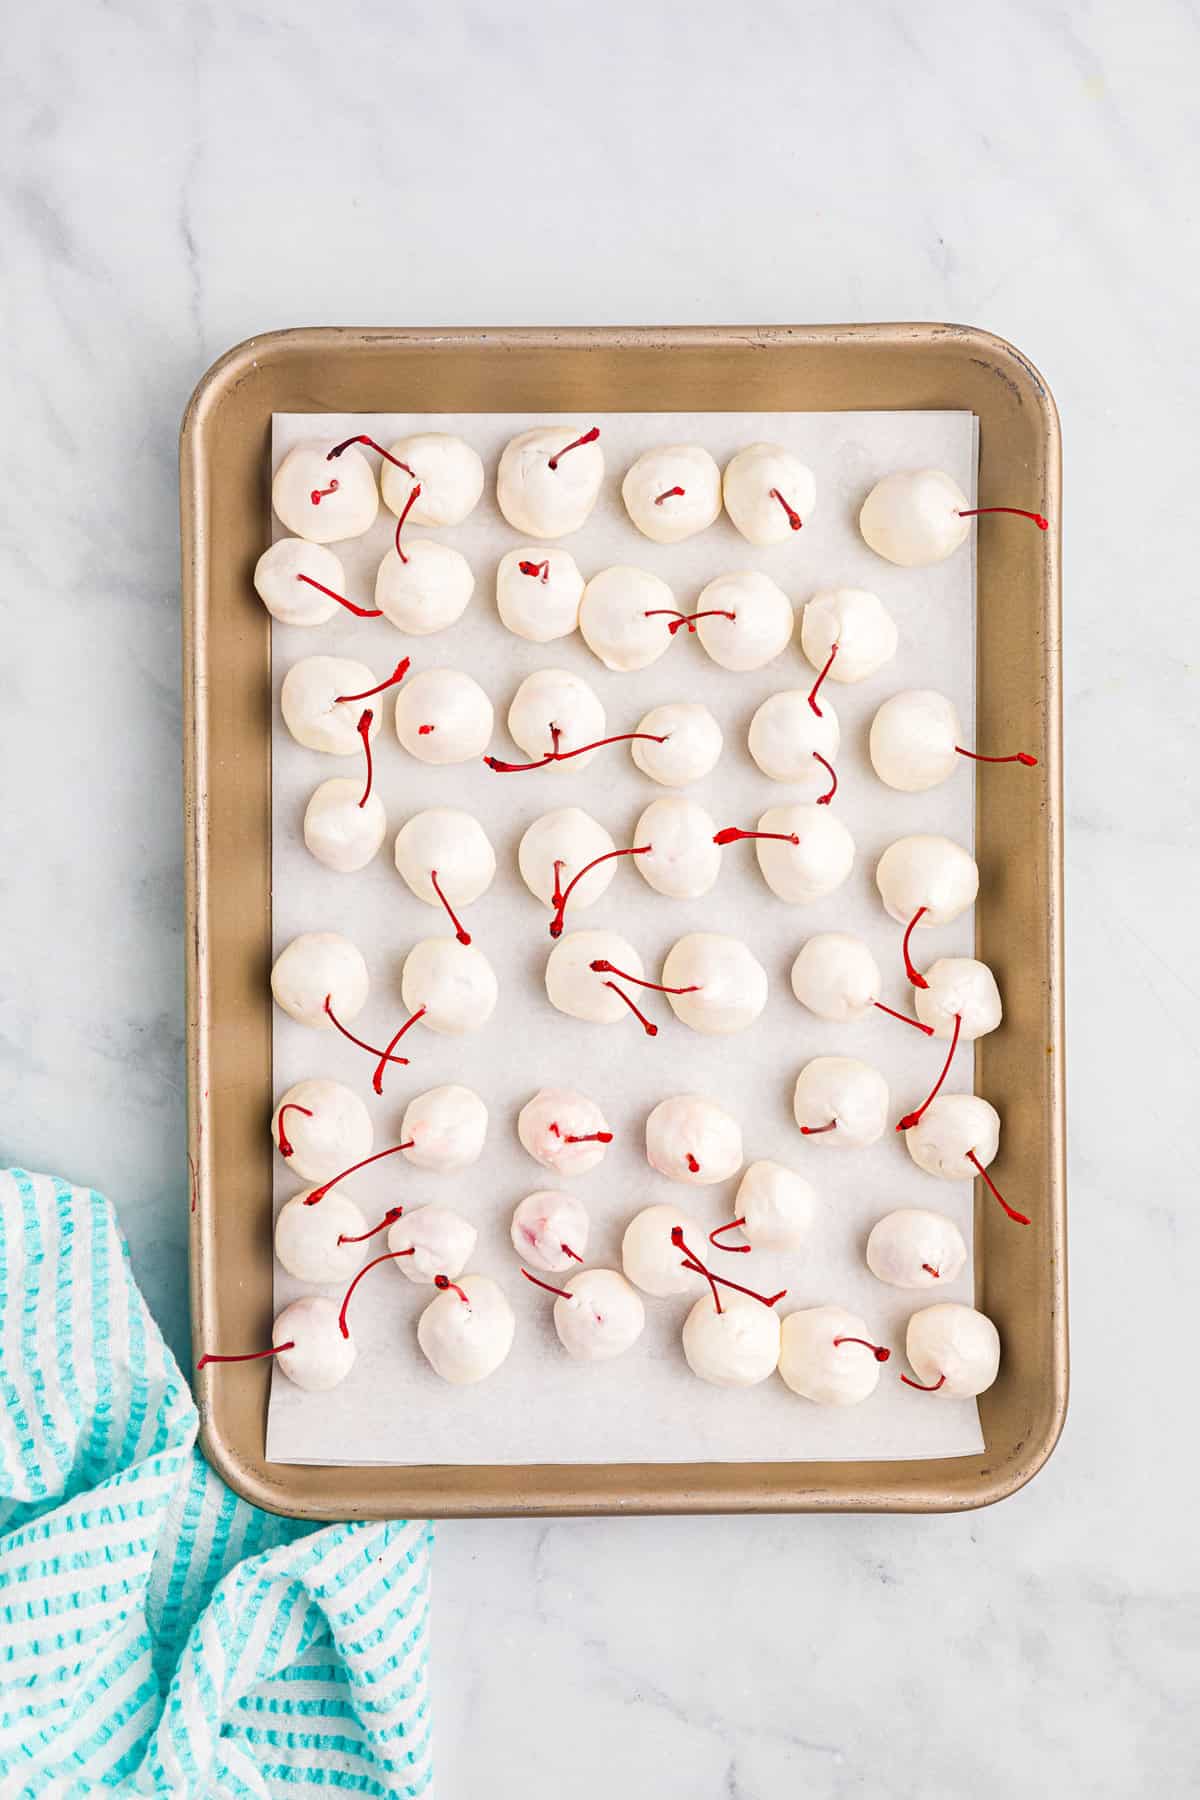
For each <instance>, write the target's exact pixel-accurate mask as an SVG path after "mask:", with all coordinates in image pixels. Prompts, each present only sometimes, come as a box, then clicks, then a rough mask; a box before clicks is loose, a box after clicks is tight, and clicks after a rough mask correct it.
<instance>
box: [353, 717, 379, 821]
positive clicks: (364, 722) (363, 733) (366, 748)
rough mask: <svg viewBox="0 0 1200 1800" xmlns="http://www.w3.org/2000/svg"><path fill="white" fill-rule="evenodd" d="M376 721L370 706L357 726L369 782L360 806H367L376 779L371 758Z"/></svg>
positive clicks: (363, 792)
mask: <svg viewBox="0 0 1200 1800" xmlns="http://www.w3.org/2000/svg"><path fill="white" fill-rule="evenodd" d="M374 722H375V714H374V713H373V712H372V711H371V708H370V707H369V706H368V707H367V708H366V710H365V711H364V713H363V715H362V717H361V718H360V719H359V721H358V726H357V731H358V735H359V737H360V738H361V739H362V747H363V755H364V756H365V757H366V759H367V782H366V786H365V787H364V788H363V791H362V799H361V800H360V801H359V803H358V804H359V806H360V807H363V806H365V805H366V804H367V801H368V800H369V799H370V798H371V783H372V782H373V781H374V779H375V764H374V762H373V761H372V760H371V726H372V725H373V724H374Z"/></svg>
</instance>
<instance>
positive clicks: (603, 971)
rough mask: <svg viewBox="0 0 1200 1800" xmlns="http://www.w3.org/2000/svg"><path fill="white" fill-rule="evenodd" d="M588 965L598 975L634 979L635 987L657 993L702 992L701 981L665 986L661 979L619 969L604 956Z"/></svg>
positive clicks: (627, 979) (624, 979)
mask: <svg viewBox="0 0 1200 1800" xmlns="http://www.w3.org/2000/svg"><path fill="white" fill-rule="evenodd" d="M588 967H589V968H591V969H594V970H595V971H596V973H597V975H619V976H620V978H621V980H622V981H632V983H633V985H634V987H642V988H652V989H653V990H654V992H655V993H656V994H698V993H699V992H700V984H699V982H697V983H696V984H695V985H694V986H692V987H677V988H673V987H664V986H663V984H662V982H661V981H643V980H642V978H641V976H640V975H630V974H628V973H627V971H626V970H624V969H618V968H617V967H616V965H615V963H610V962H609V961H608V960H607V958H605V957H603V956H599V957H597V958H596V961H595V962H594V963H589V964H588Z"/></svg>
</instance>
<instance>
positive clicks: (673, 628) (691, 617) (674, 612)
mask: <svg viewBox="0 0 1200 1800" xmlns="http://www.w3.org/2000/svg"><path fill="white" fill-rule="evenodd" d="M680 492H682V489H681V490H680ZM642 617H643V618H644V619H670V620H672V623H671V624H670V625H668V626H667V630H668V632H669V633H670V635H671V636H672V637H674V636H675V633H676V632H677V631H682V629H683V627H684V626H685V625H686V626H687V628H688V630H689V631H690V632H692V633H693V634H694V633H695V630H696V620H697V619H736V618H737V614H736V613H735V612H725V611H724V610H723V609H722V608H721V607H719V606H718V607H713V608H712V609H711V610H710V611H708V612H694V613H684V612H679V611H678V609H677V608H676V607H674V606H655V607H652V608H651V609H650V611H649V612H646V613H643V614H642Z"/></svg>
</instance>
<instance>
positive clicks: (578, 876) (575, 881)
mask: <svg viewBox="0 0 1200 1800" xmlns="http://www.w3.org/2000/svg"><path fill="white" fill-rule="evenodd" d="M653 848H654V845H653V844H637V845H635V846H634V848H633V849H632V850H606V851H605V852H604V854H603V856H593V858H592V860H591V862H588V863H584V865H583V867H582V869H577V870H576V872H575V874H574V875H572V877H571V879H570V881H568V883H567V885H566V887H565V888H563V889H562V891H561V892H560V893H559V894H558V896H557V901H556V905H555V912H554V917H553V918H552V919H551V921H550V936H551V937H552V938H556V937H561V936H562V929H563V914H564V913H565V912H566V910H567V901H568V900H569V899H570V898H571V895H572V894H573V893H574V891H575V889H576V887H577V886H578V885H579V883H580V882H581V881H582V880H583V878H584V876H585V875H587V874H588V873H589V872H590V871H591V870H592V869H596V868H599V866H600V864H601V863H606V862H612V860H613V858H614V857H616V856H648V855H649V854H650V852H651V850H653ZM557 866H558V865H557V864H556V865H555V869H556V871H557ZM557 880H558V876H557V873H556V874H555V881H556V883H557Z"/></svg>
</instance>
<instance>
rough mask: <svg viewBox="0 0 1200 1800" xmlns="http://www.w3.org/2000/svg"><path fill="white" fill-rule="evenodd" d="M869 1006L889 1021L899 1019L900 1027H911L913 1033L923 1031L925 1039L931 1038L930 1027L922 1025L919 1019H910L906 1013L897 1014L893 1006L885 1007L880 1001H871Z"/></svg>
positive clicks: (931, 1028) (931, 1029)
mask: <svg viewBox="0 0 1200 1800" xmlns="http://www.w3.org/2000/svg"><path fill="white" fill-rule="evenodd" d="M871 1005H872V1006H877V1007H878V1008H879V1010H880V1012H882V1013H886V1014H887V1016H888V1018H889V1019H899V1021H900V1023H901V1024H902V1025H911V1026H912V1028H913V1030H914V1031H923V1032H924V1033H925V1036H926V1037H932V1036H933V1026H932V1025H922V1023H921V1021H920V1019H910V1018H909V1016H908V1014H907V1013H902V1012H897V1011H896V1009H895V1007H894V1006H885V1005H884V1004H883V1001H882V1000H872V1002H871Z"/></svg>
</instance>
